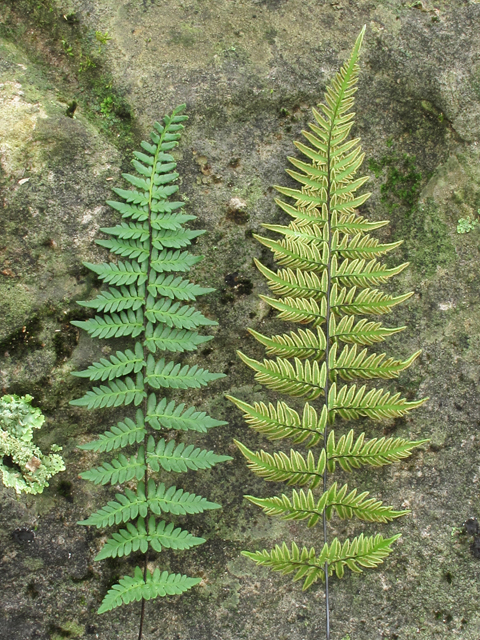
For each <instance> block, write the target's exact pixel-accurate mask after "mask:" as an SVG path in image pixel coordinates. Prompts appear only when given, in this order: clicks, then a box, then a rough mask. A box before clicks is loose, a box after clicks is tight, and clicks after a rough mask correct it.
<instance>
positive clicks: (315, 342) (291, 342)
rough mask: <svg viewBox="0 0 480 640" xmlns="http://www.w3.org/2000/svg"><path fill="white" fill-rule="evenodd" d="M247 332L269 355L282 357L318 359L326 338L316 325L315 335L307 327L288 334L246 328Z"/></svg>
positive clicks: (323, 351)
mask: <svg viewBox="0 0 480 640" xmlns="http://www.w3.org/2000/svg"><path fill="white" fill-rule="evenodd" d="M248 332H249V333H250V334H251V335H252V336H253V337H254V338H255V339H256V340H258V341H259V342H261V343H262V344H263V345H265V346H266V347H267V353H268V355H269V356H281V357H282V358H300V359H303V358H313V359H314V360H319V359H320V358H321V357H322V356H323V355H324V353H325V347H326V344H327V343H326V339H325V334H324V333H323V331H322V330H321V328H320V327H317V335H315V334H314V333H313V332H312V331H310V330H309V329H306V330H305V331H303V330H301V329H300V330H299V331H298V332H296V333H295V332H293V331H291V332H290V334H286V333H284V334H283V335H281V336H280V335H278V336H272V337H271V338H267V337H266V336H264V335H262V334H261V333H258V332H257V331H254V330H253V329H248Z"/></svg>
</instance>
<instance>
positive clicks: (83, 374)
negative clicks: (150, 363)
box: [72, 342, 145, 380]
mask: <svg viewBox="0 0 480 640" xmlns="http://www.w3.org/2000/svg"><path fill="white" fill-rule="evenodd" d="M144 364H145V362H144V359H143V347H142V345H141V344H140V343H139V342H136V343H135V353H134V352H133V351H131V350H130V349H126V350H125V352H123V351H117V352H116V355H114V356H110V359H109V360H107V359H106V358H102V359H101V360H100V362H94V363H93V364H92V365H90V366H89V367H88V369H85V371H72V375H73V376H77V377H79V378H90V380H113V379H114V378H119V377H120V376H124V375H127V374H129V373H132V371H133V373H138V372H139V371H141V370H142V368H143V366H144Z"/></svg>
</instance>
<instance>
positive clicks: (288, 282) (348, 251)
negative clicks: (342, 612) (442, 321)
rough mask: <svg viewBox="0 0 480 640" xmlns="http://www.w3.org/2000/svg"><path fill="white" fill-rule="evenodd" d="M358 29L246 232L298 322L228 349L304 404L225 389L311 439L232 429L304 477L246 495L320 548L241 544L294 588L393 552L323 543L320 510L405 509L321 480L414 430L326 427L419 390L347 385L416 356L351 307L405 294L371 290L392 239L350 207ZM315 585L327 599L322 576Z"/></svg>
mask: <svg viewBox="0 0 480 640" xmlns="http://www.w3.org/2000/svg"><path fill="white" fill-rule="evenodd" d="M364 32H365V28H364V29H363V30H362V32H361V33H360V35H359V36H358V38H357V41H356V43H355V46H354V49H353V51H352V54H351V56H350V58H349V59H348V60H347V61H346V62H345V64H344V65H343V66H342V68H341V69H340V71H339V72H338V73H337V74H336V75H335V77H334V78H333V79H332V81H331V82H330V84H329V86H328V87H327V90H326V94H325V103H324V104H322V105H320V107H319V109H313V117H314V122H313V123H311V124H309V130H305V131H302V135H303V137H304V140H303V141H302V142H296V143H295V145H296V147H297V149H298V150H299V151H300V153H301V154H302V156H303V157H301V158H289V160H290V162H291V164H292V165H293V166H294V168H295V170H292V169H288V170H287V173H288V174H289V176H290V177H291V178H293V180H295V181H296V182H297V183H298V186H297V188H291V187H290V186H288V187H287V186H276V187H275V188H276V190H277V191H278V192H279V193H280V194H282V196H284V197H285V198H286V200H285V201H284V200H281V199H277V200H276V202H277V204H278V205H279V207H280V208H281V209H282V210H283V212H284V213H286V214H287V215H288V216H289V218H290V222H289V223H288V221H287V224H264V225H262V226H263V227H264V229H265V230H266V231H267V232H270V233H272V234H275V235H276V237H275V238H273V237H272V238H271V237H266V236H260V235H255V236H254V237H255V238H256V239H257V240H258V241H259V242H260V243H261V244H262V245H263V246H264V247H266V248H267V249H269V250H270V251H271V252H272V253H273V258H274V260H275V262H276V263H277V265H278V269H277V270H275V269H272V268H269V267H266V266H265V265H264V264H262V263H261V262H260V261H258V260H255V263H256V265H257V267H258V269H259V271H260V272H261V273H262V274H263V275H264V276H265V277H266V279H267V284H268V286H269V287H270V290H271V292H272V293H271V296H265V295H261V296H260V298H261V299H262V300H263V301H264V302H266V303H267V304H268V305H269V306H270V307H271V308H272V309H275V310H276V311H277V312H278V313H277V317H278V318H279V319H281V320H283V321H285V322H290V323H296V324H297V325H302V326H301V328H297V329H296V330H294V331H289V332H288V333H283V334H280V335H274V336H272V337H269V336H266V335H263V334H262V333H259V332H257V331H254V330H252V329H250V330H249V331H250V333H251V334H252V335H253V337H254V338H255V339H256V340H257V341H258V342H260V343H261V344H262V345H264V346H265V348H266V354H267V357H266V358H265V359H264V360H263V361H259V360H254V359H253V358H251V357H249V356H248V355H245V354H244V353H242V352H238V355H239V357H240V358H241V360H242V361H243V362H244V363H245V364H246V365H247V366H249V367H250V368H251V369H253V371H254V372H255V380H256V381H257V382H258V383H260V384H262V385H264V386H265V387H267V388H268V389H270V390H273V391H275V392H280V393H285V394H287V395H289V396H293V397H294V398H303V399H304V400H307V401H308V402H307V403H305V405H304V410H303V417H300V415H299V413H298V412H297V410H295V409H293V408H291V407H289V406H288V405H287V404H285V403H284V402H278V403H277V405H276V406H274V405H273V404H269V405H268V406H267V405H266V404H264V403H255V404H254V405H250V404H247V403H246V402H244V401H243V400H240V399H237V398H233V397H231V396H227V397H228V398H229V399H230V400H231V401H232V402H233V403H234V404H235V405H236V406H237V407H238V408H239V409H240V410H241V411H243V413H244V414H245V418H246V421H247V423H248V424H249V425H250V426H251V427H252V428H253V429H255V430H256V431H258V432H259V433H261V434H263V435H265V436H266V437H267V438H270V439H271V440H278V439H283V438H289V439H291V440H292V441H293V442H294V443H304V444H306V445H307V446H308V447H312V449H310V450H309V451H308V452H307V453H306V454H304V453H301V452H299V451H296V450H295V449H292V450H290V453H289V454H287V453H284V452H282V451H280V452H276V453H273V454H271V453H268V452H267V451H264V450H260V451H258V452H253V451H251V450H250V449H248V448H247V447H246V446H245V445H243V444H241V443H240V442H237V446H238V447H239V449H240V451H241V452H242V454H243V455H244V456H245V458H246V459H247V464H248V466H249V467H250V469H251V470H252V471H253V472H254V473H255V474H257V475H259V476H260V477H262V478H264V479H265V480H268V481H272V482H285V483H286V484H287V485H296V486H300V487H308V488H307V489H305V490H303V489H298V490H297V489H295V490H294V491H293V493H292V494H291V496H286V495H281V496H277V497H272V498H256V497H254V496H246V497H247V498H248V499H249V500H250V501H251V502H252V503H254V504H256V505H258V506H260V507H261V508H262V509H263V510H264V512H265V513H267V514H268V515H272V516H279V517H281V518H283V519H286V520H299V521H300V520H306V521H307V524H308V526H313V525H314V524H316V523H317V522H318V521H319V520H322V521H323V525H324V526H323V530H324V541H323V542H324V546H323V550H322V552H321V553H320V555H317V554H316V553H315V550H314V549H311V550H308V549H306V548H303V549H302V551H300V550H299V549H298V547H297V546H296V545H295V544H293V545H292V548H291V550H290V549H289V548H288V547H287V546H286V544H285V543H284V544H283V545H282V546H281V547H279V546H277V547H276V548H275V549H274V550H273V551H271V552H269V551H258V552H255V553H250V552H244V555H246V556H247V557H249V558H251V559H252V560H254V561H255V562H257V563H259V564H263V565H266V566H270V567H271V568H272V569H273V570H275V571H280V572H282V573H284V574H287V573H292V572H295V578H294V579H295V580H299V579H301V578H304V579H305V582H304V589H306V588H308V587H309V586H310V585H311V584H313V582H315V581H316V580H317V579H318V578H322V579H324V580H327V581H328V577H329V576H330V575H332V573H333V572H335V573H336V574H337V575H338V576H339V577H342V576H343V573H344V570H345V567H348V568H350V569H351V570H352V571H360V570H361V569H360V567H374V566H376V565H377V564H379V563H380V562H382V560H383V558H385V557H386V556H387V555H388V554H389V553H390V552H391V545H392V543H393V542H394V541H395V540H396V539H397V538H398V536H393V537H391V538H388V539H384V538H383V537H382V536H380V535H377V536H374V537H371V538H364V537H363V534H362V535H360V536H359V537H358V538H355V539H354V540H353V541H352V542H350V541H349V540H346V541H345V542H344V543H343V545H342V544H341V543H340V542H339V541H338V540H337V539H335V540H334V541H333V542H332V543H331V545H328V542H327V533H326V532H327V526H326V523H327V521H328V520H329V519H330V518H332V517H333V516H334V515H337V516H338V517H340V518H353V517H356V518H358V519H360V520H363V521H366V522H382V523H385V522H389V521H390V520H393V519H396V518H398V517H400V516H404V515H406V514H407V513H408V511H397V510H395V509H394V508H393V507H390V506H385V505H383V504H382V503H381V502H380V501H378V500H376V499H375V498H371V497H370V496H369V494H368V492H365V491H359V490H358V489H357V488H355V487H351V488H348V486H347V485H346V484H345V485H343V486H339V485H337V483H336V482H333V483H332V484H329V482H328V474H329V473H333V472H334V471H335V470H336V467H337V465H339V466H340V468H341V469H342V470H344V471H352V470H353V469H357V468H360V467H362V466H364V465H370V466H371V467H378V466H383V465H386V464H392V463H394V462H397V461H399V460H402V459H403V458H406V457H408V456H409V455H411V454H412V452H413V450H414V448H415V447H418V446H419V445H421V444H422V443H424V442H425V440H414V439H406V438H380V439H377V438H372V439H370V440H367V441H365V434H363V433H362V434H360V435H359V436H357V437H355V436H354V432H353V430H352V431H350V432H349V433H348V435H341V436H340V437H338V436H337V437H336V436H335V434H334V432H333V430H331V429H332V427H333V425H334V423H335V421H336V419H338V418H342V419H345V420H356V419H359V418H370V419H373V420H391V419H394V418H397V417H401V416H404V415H405V414H407V413H408V412H410V411H411V410H413V409H415V408H417V407H419V406H420V405H421V404H423V402H425V400H426V398H423V399H407V398H403V397H402V396H401V394H400V393H396V392H395V391H391V390H386V389H383V388H376V387H374V386H373V385H372V386H370V383H369V386H368V387H367V386H366V385H362V384H361V383H360V384H358V381H362V380H368V381H370V380H375V379H380V380H391V379H394V378H396V377H398V375H399V374H400V372H402V371H404V370H405V369H407V368H408V367H410V366H411V365H412V364H413V363H414V361H415V360H416V359H417V358H418V356H419V355H420V351H417V352H416V353H414V354H412V355H411V356H409V357H407V358H405V359H399V358H394V357H392V356H390V355H388V354H386V353H383V352H382V353H375V352H371V351H370V347H371V346H372V345H374V344H376V343H379V342H382V341H384V340H385V339H386V338H388V337H389V336H390V335H393V334H395V333H397V332H399V331H402V330H404V329H405V327H386V326H383V325H382V324H381V323H380V322H378V321H377V319H376V318H373V319H368V320H367V319H366V318H364V317H361V316H367V317H368V316H369V317H372V316H376V317H378V316H381V315H385V314H388V313H391V312H392V311H393V309H394V308H395V307H396V305H398V304H400V303H402V302H405V301H406V300H407V299H409V298H410V297H411V296H412V295H413V294H412V293H404V294H399V295H392V294H390V293H385V292H383V291H382V290H381V286H382V285H383V284H385V283H386V282H388V281H389V280H390V279H391V278H392V277H393V276H395V275H397V274H399V273H401V272H402V271H403V270H404V269H405V268H406V267H407V266H408V263H403V264H400V265H398V266H391V265H388V266H387V265H386V264H384V263H383V262H382V256H385V255H388V254H390V253H391V252H393V251H394V250H395V249H397V248H398V247H399V246H400V244H401V242H402V241H395V242H382V241H380V240H379V239H377V238H375V237H374V236H373V235H372V233H373V232H375V230H377V229H380V228H381V227H384V226H385V225H386V224H388V221H385V220H382V221H379V222H369V221H368V220H367V219H366V218H365V217H364V216H362V215H360V213H359V212H358V209H359V207H361V206H362V204H363V203H364V202H365V201H366V200H367V199H368V198H369V196H370V193H362V189H363V187H364V185H365V183H366V182H367V180H368V177H366V176H357V175H356V172H357V171H358V170H359V169H360V167H361V164H362V162H363V160H364V156H365V154H364V153H362V152H361V147H360V144H359V143H360V139H359V138H354V139H349V134H350V130H351V128H352V126H353V124H354V113H353V112H351V109H352V107H353V103H354V94H355V92H356V83H357V79H358V72H359V66H358V64H357V59H358V55H359V51H360V47H361V44H362V40H363V35H364ZM307 325H308V328H307ZM341 381H346V382H347V384H343V383H342V384H341ZM317 445H320V449H319V450H318V453H315V452H314V449H313V447H316V446H317ZM317 491H318V493H317ZM326 595H327V598H326V607H327V611H328V606H329V605H328V589H327V590H326ZM327 620H328V617H327ZM327 637H328V632H327Z"/></svg>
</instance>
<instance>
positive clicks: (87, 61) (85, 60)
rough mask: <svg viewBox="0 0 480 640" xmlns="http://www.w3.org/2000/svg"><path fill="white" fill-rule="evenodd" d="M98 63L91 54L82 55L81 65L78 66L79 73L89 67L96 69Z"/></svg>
mask: <svg viewBox="0 0 480 640" xmlns="http://www.w3.org/2000/svg"><path fill="white" fill-rule="evenodd" d="M96 66H97V65H96V64H95V62H93V60H92V59H91V58H90V57H89V56H85V57H82V58H81V60H80V66H79V67H78V73H84V72H85V71H86V70H87V69H94V68H95V67H96Z"/></svg>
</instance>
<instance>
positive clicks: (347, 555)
mask: <svg viewBox="0 0 480 640" xmlns="http://www.w3.org/2000/svg"><path fill="white" fill-rule="evenodd" d="M398 538H400V534H397V535H395V536H392V537H391V538H384V537H383V536H381V535H380V534H377V535H376V536H371V537H364V535H363V533H362V534H360V535H359V536H358V537H357V538H354V539H353V540H352V541H351V542H350V540H345V542H344V543H343V545H342V544H341V543H340V542H339V540H338V539H337V538H334V540H332V542H331V544H330V545H327V544H325V545H324V547H323V549H322V551H321V553H320V554H319V555H318V556H316V554H315V549H313V548H312V549H307V548H306V547H303V549H302V550H301V551H300V549H299V548H298V547H297V545H296V544H295V542H293V543H292V549H291V551H290V549H289V548H288V547H287V545H286V544H285V543H283V545H282V546H281V547H280V546H279V545H276V547H275V549H273V550H272V551H270V552H269V551H266V550H265V551H256V552H254V553H252V552H249V551H242V555H244V556H246V557H247V558H250V559H251V560H253V561H254V562H256V563H257V564H260V565H264V566H267V567H270V568H271V569H272V570H273V571H280V572H281V573H282V574H283V575H288V574H289V573H293V572H296V573H295V577H294V580H295V581H297V580H302V579H303V578H305V582H304V583H303V590H304V591H305V590H306V589H308V588H309V587H310V586H311V585H312V584H313V583H314V582H316V581H317V580H318V579H320V580H322V581H325V571H324V569H325V563H326V564H327V571H328V575H329V576H331V575H332V574H333V573H336V574H337V576H338V577H339V578H342V577H343V575H344V573H345V567H348V568H349V569H350V571H353V572H354V573H361V571H362V567H364V568H369V569H371V568H374V567H376V566H378V565H379V564H381V563H382V562H383V560H384V558H386V557H387V556H388V555H390V553H392V551H393V550H392V548H391V545H392V544H393V543H394V542H395V541H396V540H398Z"/></svg>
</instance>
